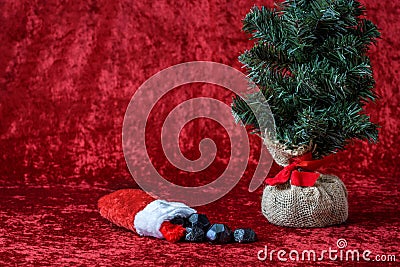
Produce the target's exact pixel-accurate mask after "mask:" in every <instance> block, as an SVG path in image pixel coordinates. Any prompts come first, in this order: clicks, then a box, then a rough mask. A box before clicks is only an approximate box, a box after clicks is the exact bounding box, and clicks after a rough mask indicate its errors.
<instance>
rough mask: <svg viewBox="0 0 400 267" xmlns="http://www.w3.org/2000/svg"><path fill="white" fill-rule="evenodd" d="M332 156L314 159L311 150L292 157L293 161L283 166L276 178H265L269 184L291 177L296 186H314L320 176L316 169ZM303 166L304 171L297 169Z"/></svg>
mask: <svg viewBox="0 0 400 267" xmlns="http://www.w3.org/2000/svg"><path fill="white" fill-rule="evenodd" d="M328 160H330V157H325V158H323V159H319V160H313V159H312V154H311V152H309V153H306V154H304V155H302V156H300V157H296V158H293V159H291V161H292V163H290V164H289V165H288V166H286V167H285V168H283V170H281V171H280V172H279V173H278V174H277V175H276V176H275V177H274V178H267V179H265V183H266V184H268V185H278V184H284V183H286V182H287V181H288V180H289V179H290V183H291V184H292V185H296V186H313V185H314V184H315V182H316V181H317V180H318V178H319V175H320V174H319V173H318V172H316V170H317V169H318V168H319V167H321V166H322V164H325V163H326V162H327V161H328ZM299 168H301V169H302V171H298V170H297V169H299Z"/></svg>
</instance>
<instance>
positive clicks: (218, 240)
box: [206, 223, 232, 244]
mask: <svg viewBox="0 0 400 267" xmlns="http://www.w3.org/2000/svg"><path fill="white" fill-rule="evenodd" d="M206 237H207V240H208V241H210V242H211V243H215V244H226V243H229V242H230V241H231V240H232V231H231V229H229V227H228V226H226V225H225V224H220V223H216V224H213V225H212V226H211V227H210V229H208V231H207V233H206Z"/></svg>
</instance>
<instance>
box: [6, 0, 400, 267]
mask: <svg viewBox="0 0 400 267" xmlns="http://www.w3.org/2000/svg"><path fill="white" fill-rule="evenodd" d="M361 2H362V3H363V4H365V5H366V7H367V9H368V13H367V14H368V18H370V19H371V20H372V21H373V22H374V23H376V24H377V25H378V26H379V28H380V29H381V32H382V39H381V40H379V41H378V43H377V46H373V47H372V49H371V51H370V56H371V62H372V65H373V70H374V76H375V78H376V81H377V83H376V90H377V92H378V94H379V95H381V99H380V100H379V101H378V102H377V103H376V104H370V105H368V107H367V112H368V113H369V114H371V117H372V121H374V122H377V123H379V124H380V125H381V126H382V127H381V128H380V142H379V143H378V144H375V145H370V144H367V143H365V142H356V143H355V144H354V145H352V146H349V149H348V150H347V151H344V152H341V153H339V154H338V155H337V160H336V162H337V164H335V165H331V166H329V167H326V170H321V172H323V173H333V174H335V175H337V176H339V177H340V178H342V179H343V181H344V183H345V184H346V186H347V188H348V191H349V219H348V221H347V223H345V224H344V225H341V226H336V227H330V228H324V229H289V228H282V227H277V226H273V225H271V224H269V223H268V222H267V221H266V220H265V219H264V217H263V216H262V214H261V212H260V201H261V199H260V196H261V192H262V189H261V188H260V189H258V190H257V191H256V192H254V193H249V192H248V191H247V187H248V184H249V182H250V179H251V176H252V173H253V172H254V169H255V166H256V164H257V158H258V154H259V149H260V147H261V142H260V140H259V139H258V138H257V137H256V136H250V143H251V154H250V159H249V165H248V168H247V171H246V172H245V174H244V175H243V177H242V179H241V181H240V182H239V184H238V185H237V186H236V187H235V188H234V189H233V190H232V191H231V192H230V193H229V194H228V195H226V196H225V197H224V198H222V199H220V200H218V201H216V202H214V203H212V204H209V205H206V206H204V207H199V208H198V211H199V212H201V213H205V214H207V215H209V217H210V220H212V221H214V222H221V223H226V224H227V225H229V226H230V227H231V228H232V229H235V228H237V227H250V228H253V229H254V230H255V231H256V233H257V235H258V237H259V241H258V242H256V243H253V244H243V245H242V244H231V245H226V246H214V247H211V246H210V245H208V244H186V243H183V244H181V243H178V244H174V245H171V244H169V243H168V242H166V241H160V240H154V239H151V238H140V237H138V236H136V235H135V234H134V233H132V232H131V231H126V230H124V229H123V228H119V227H116V226H113V225H112V224H111V223H109V222H108V221H107V220H105V219H103V218H102V217H101V216H100V214H99V213H98V210H97V207H96V205H97V200H98V199H99V198H100V197H102V196H104V195H106V194H108V193H111V192H113V191H115V190H117V189H121V188H134V187H135V183H134V181H133V179H132V178H131V176H130V174H129V172H128V170H127V168H126V164H125V161H124V157H123V153H122V146H121V128H122V121H123V115H124V112H125V110H126V108H127V105H128V103H129V100H130V98H131V97H132V95H133V94H134V93H135V90H136V89H137V88H138V87H139V86H140V84H142V83H143V82H144V81H145V80H146V79H148V78H149V77H151V76H152V75H153V74H155V73H157V72H158V71H160V70H162V69H164V68H166V67H169V66H171V65H174V64H177V63H182V62H187V61H192V60H211V61H216V62H221V63H225V64H227V65H230V66H233V67H235V68H237V69H240V64H239V63H238V61H237V56H238V55H239V54H240V53H241V52H243V51H244V50H245V49H247V48H250V47H251V42H250V41H248V40H247V39H248V36H247V35H246V34H244V33H243V32H241V30H240V28H241V19H242V18H243V17H244V15H245V14H246V13H247V12H248V11H249V9H250V8H251V7H252V6H253V5H254V4H257V5H269V6H271V5H272V1H270V0H268V1H260V0H249V1H228V0H209V1H206V0H199V1H186V0H177V1H167V0H160V1H128V0H115V1H104V0H98V1H95V0H92V1H90V0H89V1H59V0H50V1H22V0H15V1H0V25H2V30H1V31H0V40H1V42H0V47H1V49H0V151H1V154H0V265H11V266H16V265H18V266H19V265H27V264H28V265H35V266H38V265H39V266H40V265H75V266H76V265H100V266H101V265H115V264H118V265H120V266H122V265H133V264H145V265H146V264H147V265H152V264H159V265H180V264H182V263H185V264H187V265H189V266H190V265H198V264H203V265H216V264H218V263H220V261H221V259H223V260H224V261H225V262H226V264H227V265H228V264H229V265H232V266H235V265H239V264H241V265H256V264H259V263H260V262H259V261H258V260H257V251H258V250H260V249H262V248H263V247H264V245H268V246H269V247H270V248H271V249H280V248H284V249H299V250H302V249H311V248H315V249H317V248H321V249H327V247H329V246H332V247H333V248H335V242H336V240H337V239H338V238H345V239H346V240H347V242H348V247H349V248H353V249H354V248H359V249H370V250H371V251H373V254H374V255H376V254H379V253H385V254H397V257H398V258H399V257H400V254H399V251H398V247H399V239H400V237H399V234H398V229H399V205H398V203H399V202H400V197H399V187H398V181H399V179H398V177H400V168H399V164H398V162H397V161H398V154H399V138H398V131H399V124H400V123H399V120H398V114H399V86H398V85H399V83H400V76H399V73H398V72H399V69H400V61H399V58H400V38H399V36H400V23H399V20H398V14H399V12H400V3H399V1H375V0H362V1H361ZM149 93H150V92H149ZM197 96H206V97H213V98H216V99H220V100H221V101H224V102H225V103H230V102H231V97H232V95H231V94H230V93H229V92H228V91H226V90H224V89H223V88H219V87H217V86H212V85H204V84H194V85H185V86H182V87H179V88H176V90H174V91H172V92H170V93H169V94H168V95H166V96H165V99H163V100H162V101H160V102H159V103H157V105H156V107H155V110H156V111H157V112H154V113H155V114H153V115H152V116H151V117H150V120H149V124H148V128H149V130H151V131H149V132H148V134H147V138H148V143H147V146H148V153H149V156H150V157H151V158H152V159H153V163H154V165H155V167H156V168H157V169H158V170H159V171H160V172H161V173H162V174H163V175H164V176H166V177H167V179H169V180H171V181H174V182H175V183H177V184H180V185H184V186H196V185H202V184H206V183H209V182H211V181H213V180H214V179H215V178H216V177H218V176H219V175H220V174H221V173H222V172H223V170H224V169H225V167H226V165H227V162H228V158H229V156H230V153H229V147H230V144H229V141H226V132H225V131H224V130H223V129H222V128H221V127H220V126H219V125H218V124H216V123H213V122H211V121H210V120H207V119H198V120H195V121H193V122H190V123H188V125H187V126H185V127H184V129H183V131H182V134H181V142H180V143H181V148H182V152H183V154H184V155H185V156H187V157H188V158H189V159H196V158H198V157H199V156H200V153H199V151H198V149H197V148H198V144H199V141H200V140H201V139H202V138H205V137H210V138H212V139H213V140H214V141H215V143H216V145H217V148H218V153H217V159H216V160H215V161H214V162H213V164H212V165H211V166H210V167H209V168H207V169H206V170H204V171H202V173H201V175H198V174H190V173H185V172H180V171H178V170H176V169H175V168H174V167H173V166H172V165H171V164H170V163H168V162H167V161H166V159H165V157H164V156H163V154H162V148H161V146H160V140H159V139H160V138H159V137H160V136H159V135H160V132H161V125H162V123H163V121H164V120H163V119H164V118H165V117H166V116H167V114H168V112H169V111H170V110H171V109H173V107H174V106H175V105H177V104H179V103H180V102H182V101H184V100H186V99H190V98H193V97H197ZM142 153H143V155H144V156H145V151H143V152H142ZM276 172H277V167H276V166H274V168H273V170H272V172H271V176H272V175H273V174H274V173H276ZM262 264H266V262H264V263H262ZM335 264H337V263H335V262H330V261H324V262H318V264H317V263H316V265H335ZM344 264H345V265H346V264H348V265H351V263H345V262H344Z"/></svg>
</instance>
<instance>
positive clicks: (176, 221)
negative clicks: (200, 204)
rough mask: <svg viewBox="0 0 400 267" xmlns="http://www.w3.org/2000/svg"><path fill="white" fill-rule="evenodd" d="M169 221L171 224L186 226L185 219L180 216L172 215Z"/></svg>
mask: <svg viewBox="0 0 400 267" xmlns="http://www.w3.org/2000/svg"><path fill="white" fill-rule="evenodd" d="M169 222H170V223H172V224H177V225H182V226H183V227H187V226H188V221H187V219H186V218H184V217H181V216H177V217H174V218H173V219H172V220H170V221H169Z"/></svg>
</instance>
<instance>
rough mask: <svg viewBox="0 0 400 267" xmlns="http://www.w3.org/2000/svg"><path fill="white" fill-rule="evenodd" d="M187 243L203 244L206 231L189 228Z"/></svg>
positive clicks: (187, 230)
mask: <svg viewBox="0 0 400 267" xmlns="http://www.w3.org/2000/svg"><path fill="white" fill-rule="evenodd" d="M185 241H188V242H202V241H204V231H203V229H201V228H199V227H192V228H190V227H187V228H186V235H185Z"/></svg>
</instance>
